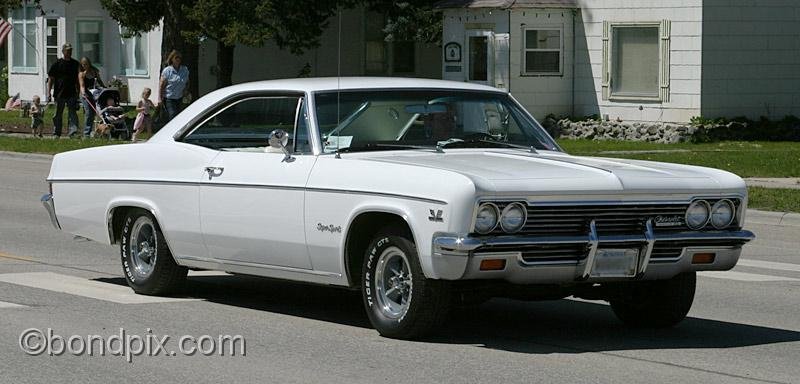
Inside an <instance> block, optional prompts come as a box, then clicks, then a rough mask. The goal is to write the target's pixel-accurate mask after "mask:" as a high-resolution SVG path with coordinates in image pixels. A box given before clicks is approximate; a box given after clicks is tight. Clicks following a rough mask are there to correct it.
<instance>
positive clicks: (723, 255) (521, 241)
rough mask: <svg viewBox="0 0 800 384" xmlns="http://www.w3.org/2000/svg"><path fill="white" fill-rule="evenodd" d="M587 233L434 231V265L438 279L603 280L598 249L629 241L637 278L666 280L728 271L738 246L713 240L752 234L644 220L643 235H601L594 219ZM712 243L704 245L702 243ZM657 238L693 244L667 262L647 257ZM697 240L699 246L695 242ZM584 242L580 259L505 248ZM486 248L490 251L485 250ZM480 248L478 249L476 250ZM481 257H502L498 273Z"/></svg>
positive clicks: (743, 239) (744, 238) (745, 237)
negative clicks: (668, 227)
mask: <svg viewBox="0 0 800 384" xmlns="http://www.w3.org/2000/svg"><path fill="white" fill-rule="evenodd" d="M589 227H590V228H589V232H588V233H587V234H586V235H580V236H561V237H558V236H554V237H541V236H536V237H529V236H496V237H486V238H477V237H471V236H469V235H458V234H451V233H436V234H434V236H433V249H432V253H431V256H432V265H433V273H434V274H435V275H436V277H438V278H440V279H445V280H464V279H502V280H507V281H510V282H514V283H527V284H531V283H547V284H553V283H569V282H578V281H588V282H592V281H603V280H604V279H602V278H594V277H592V276H591V271H592V266H593V264H594V259H595V255H596V254H597V250H598V249H599V248H602V245H603V244H614V245H613V246H614V247H618V246H619V245H620V244H631V247H632V248H640V249H641V252H640V256H639V262H638V266H637V271H636V272H637V273H636V276H635V278H637V279H644V280H656V279H666V278H670V277H672V276H675V275H677V274H679V273H682V272H687V271H698V270H728V269H731V268H733V267H734V266H735V265H736V262H737V261H738V260H739V255H740V254H741V246H739V247H731V246H721V245H713V243H711V242H713V241H717V242H719V241H733V242H736V241H738V242H741V243H746V242H748V241H750V240H753V239H754V238H755V235H754V234H753V233H752V232H750V231H746V230H739V231H711V232H672V233H656V232H655V231H654V230H653V225H652V224H651V223H650V222H648V223H647V225H646V230H645V232H644V233H641V234H633V235H613V236H599V235H598V234H597V229H596V228H595V225H594V223H593V222H592V223H591V224H590V225H589ZM706 240H707V241H709V242H710V243H711V244H709V245H703V244H702V242H703V241H706ZM660 241H690V242H693V245H692V246H688V247H686V248H684V249H683V252H682V253H681V254H680V256H679V257H677V258H674V259H667V260H651V255H652V253H653V248H654V246H655V245H656V244H658V242H660ZM698 243H699V244H698ZM566 244H575V245H586V246H587V247H588V250H589V251H588V254H587V255H586V257H584V258H582V259H580V260H571V261H556V262H553V261H547V262H530V261H527V260H524V259H523V257H522V252H518V251H513V250H511V251H509V250H508V249H509V247H511V248H512V249H513V247H514V246H520V247H523V246H531V245H566ZM493 247H503V251H499V252H492V251H491V248H493ZM487 250H488V251H487ZM476 251H480V252H476ZM708 252H714V253H715V254H716V257H715V259H714V261H713V263H708V264H692V256H693V255H694V254H695V253H708ZM484 259H505V260H506V266H505V268H504V269H502V270H498V271H482V270H480V262H481V260H484Z"/></svg>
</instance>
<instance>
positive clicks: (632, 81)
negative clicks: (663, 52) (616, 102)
mask: <svg viewBox="0 0 800 384" xmlns="http://www.w3.org/2000/svg"><path fill="white" fill-rule="evenodd" d="M611 37H612V41H611V55H610V60H611V79H610V80H611V81H610V86H611V97H612V98H614V97H618V98H658V97H659V71H660V68H661V67H660V62H661V57H660V50H659V27H658V25H653V26H642V25H630V26H612V28H611Z"/></svg>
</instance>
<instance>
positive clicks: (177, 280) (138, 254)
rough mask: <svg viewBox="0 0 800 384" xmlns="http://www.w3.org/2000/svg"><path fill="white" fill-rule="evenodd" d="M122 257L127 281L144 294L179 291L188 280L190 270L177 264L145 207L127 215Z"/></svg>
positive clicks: (123, 231) (121, 250) (123, 234)
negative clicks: (187, 275)
mask: <svg viewBox="0 0 800 384" xmlns="http://www.w3.org/2000/svg"><path fill="white" fill-rule="evenodd" d="M120 237H121V239H122V240H121V241H120V256H121V259H122V271H123V273H124V274H125V280H126V281H127V282H128V286H130V287H131V288H133V291H134V292H136V293H138V294H142V295H164V294H169V293H172V292H175V291H176V290H178V288H180V286H181V285H182V284H183V282H184V281H185V280H186V274H187V272H188V270H187V269H186V268H185V267H181V266H179V265H177V264H176V263H175V260H174V259H173V258H172V253H171V252H170V250H169V247H168V246H167V242H166V240H165V239H164V234H163V233H162V232H161V228H159V226H158V223H157V222H156V220H155V218H154V217H153V215H151V214H150V213H149V212H147V211H145V210H141V209H136V210H133V211H131V212H130V213H129V214H128V216H127V217H126V218H125V224H124V225H123V227H122V236H120Z"/></svg>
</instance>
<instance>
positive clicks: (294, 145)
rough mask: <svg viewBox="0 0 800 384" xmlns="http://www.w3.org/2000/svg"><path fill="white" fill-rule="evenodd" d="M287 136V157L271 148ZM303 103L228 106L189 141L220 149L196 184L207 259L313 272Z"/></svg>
mask: <svg viewBox="0 0 800 384" xmlns="http://www.w3.org/2000/svg"><path fill="white" fill-rule="evenodd" d="M276 129H281V130H284V131H286V132H287V133H288V134H289V137H290V140H289V143H288V145H287V150H288V152H289V153H290V156H287V155H286V154H285V153H284V152H283V151H281V150H280V149H275V148H271V147H270V146H269V144H268V138H269V134H270V132H272V131H273V130H276ZM307 131H308V130H307V120H306V113H305V104H304V98H303V96H302V95H300V94H284V95H276V94H265V95H256V96H248V97H245V98H241V99H238V100H233V101H231V102H229V105H226V106H224V107H223V108H222V109H221V110H220V111H219V112H218V113H216V114H215V115H213V116H212V117H211V118H209V119H207V120H206V121H205V122H203V123H202V124H200V126H199V127H198V128H196V129H195V130H194V131H193V132H192V133H190V134H189V135H188V136H187V138H186V141H188V142H201V143H204V145H207V146H212V147H214V148H216V149H217V150H219V151H220V153H219V155H218V156H217V157H216V158H215V159H214V160H213V162H212V164H210V165H209V167H208V168H207V170H206V174H205V176H204V179H203V181H202V182H201V185H200V199H199V202H200V223H201V224H200V225H201V228H202V232H203V239H204V242H205V244H206V247H207V249H208V252H209V255H210V257H212V258H214V259H218V260H221V261H228V262H234V263H238V264H243V265H249V264H259V265H270V266H282V267H292V268H303V269H310V268H311V262H310V259H309V255H308V250H307V247H306V241H305V234H304V233H305V232H304V230H303V227H304V218H303V216H304V215H303V204H304V198H305V186H306V181H307V179H308V175H309V174H310V172H311V168H312V167H313V165H314V162H315V160H316V157H315V156H314V155H312V154H311V153H310V152H311V151H310V146H309V145H308V135H307Z"/></svg>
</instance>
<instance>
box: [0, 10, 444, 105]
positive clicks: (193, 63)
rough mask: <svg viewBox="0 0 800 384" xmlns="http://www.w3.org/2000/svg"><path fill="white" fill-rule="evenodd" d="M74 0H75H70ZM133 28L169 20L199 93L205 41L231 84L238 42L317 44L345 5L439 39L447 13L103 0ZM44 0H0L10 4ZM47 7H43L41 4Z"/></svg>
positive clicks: (408, 37)
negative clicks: (209, 42) (210, 42)
mask: <svg viewBox="0 0 800 384" xmlns="http://www.w3.org/2000/svg"><path fill="white" fill-rule="evenodd" d="M64 1H65V2H67V3H69V2H70V1H71V0H64ZM99 1H100V3H101V5H102V6H103V8H105V9H106V10H107V11H108V13H109V14H110V15H111V17H112V18H113V19H114V20H116V21H117V22H119V24H120V25H121V26H123V27H124V28H125V29H126V30H127V31H128V33H130V34H139V33H144V32H149V31H152V30H154V29H155V28H157V27H158V26H159V25H161V24H162V23H163V33H162V36H163V40H162V47H161V51H162V57H166V55H167V54H168V53H169V51H171V50H172V49H177V50H179V51H181V52H182V53H183V57H184V63H186V65H188V66H189V67H190V68H191V69H192V70H191V71H190V80H189V82H190V92H192V93H193V94H195V95H196V94H197V83H198V78H197V73H198V65H199V63H198V56H199V48H198V47H199V44H200V43H201V42H203V41H206V40H208V39H211V40H214V41H216V42H217V75H218V76H217V80H218V81H217V86H225V85H229V84H231V77H232V73H233V65H234V62H233V60H234V50H235V47H236V46H237V45H246V46H254V47H258V46H262V45H264V44H265V43H267V42H274V43H275V44H276V45H277V46H278V47H279V48H281V49H285V50H287V51H289V52H291V53H293V54H302V53H303V52H304V51H306V50H308V49H311V48H314V47H317V46H319V44H320V37H321V36H322V33H323V32H324V31H325V29H326V28H327V27H328V25H329V20H330V19H331V17H332V16H335V15H336V14H337V12H339V11H340V10H342V9H345V8H349V7H353V6H357V5H366V6H367V7H369V9H371V10H373V11H377V12H380V13H383V14H384V15H386V20H387V23H386V26H385V29H384V33H385V34H386V36H385V37H386V40H387V41H391V40H404V41H419V42H429V43H430V42H434V43H439V42H440V40H441V29H442V15H441V12H439V11H438V10H436V9H435V8H434V7H433V4H434V3H435V1H432V0H404V1H400V2H395V1H386V0H237V1H235V2H231V1H224V0H99ZM23 4H35V5H37V6H39V4H40V0H0V6H4V7H5V8H6V9H13V8H17V7H19V6H21V5H23ZM40 8H41V7H40Z"/></svg>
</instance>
